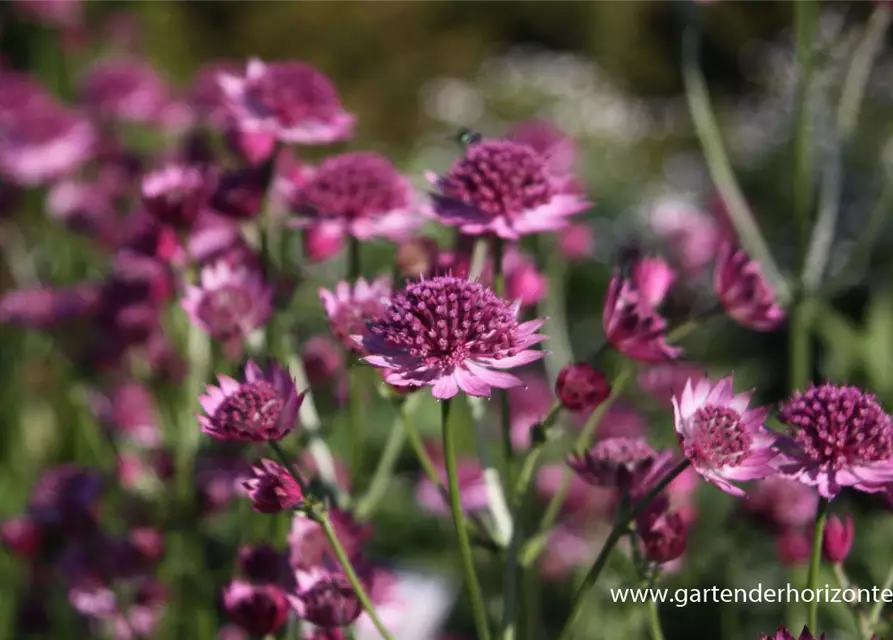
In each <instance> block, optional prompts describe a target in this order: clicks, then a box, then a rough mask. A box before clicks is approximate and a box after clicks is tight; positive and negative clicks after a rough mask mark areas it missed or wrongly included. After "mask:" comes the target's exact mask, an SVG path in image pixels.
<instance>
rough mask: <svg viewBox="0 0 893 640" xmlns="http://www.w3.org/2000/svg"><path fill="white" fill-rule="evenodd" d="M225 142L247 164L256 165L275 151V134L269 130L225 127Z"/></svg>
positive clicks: (267, 158)
mask: <svg viewBox="0 0 893 640" xmlns="http://www.w3.org/2000/svg"><path fill="white" fill-rule="evenodd" d="M225 138H226V144H227V146H228V147H229V148H230V149H231V150H232V151H233V152H234V153H236V154H237V155H238V156H239V157H240V158H242V159H243V160H245V162H247V163H248V164H249V165H252V166H257V165H259V164H261V163H263V162H265V161H266V160H269V159H270V157H272V155H273V152H274V151H276V136H275V134H273V133H271V132H269V131H241V130H239V129H235V128H232V129H227V131H226V135H225Z"/></svg>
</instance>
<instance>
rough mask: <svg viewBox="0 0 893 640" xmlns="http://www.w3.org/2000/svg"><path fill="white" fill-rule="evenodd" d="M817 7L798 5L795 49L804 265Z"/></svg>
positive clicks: (808, 2) (796, 200)
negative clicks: (810, 95) (798, 79)
mask: <svg viewBox="0 0 893 640" xmlns="http://www.w3.org/2000/svg"><path fill="white" fill-rule="evenodd" d="M816 17H817V11H816V3H815V2H814V0H800V1H799V2H796V3H794V32H795V33H794V40H795V43H794V48H795V50H796V55H797V65H798V66H799V68H800V81H799V82H798V84H797V95H796V104H795V107H794V109H795V116H794V118H795V120H794V122H795V125H794V126H795V129H794V183H793V208H794V220H795V222H796V226H797V257H798V261H800V262H801V263H802V261H803V258H804V255H805V252H806V242H807V239H808V238H809V230H810V227H811V226H812V221H811V219H810V218H811V216H810V213H811V211H810V210H811V208H812V186H813V182H812V175H813V172H812V148H811V144H810V134H811V128H812V127H811V118H810V112H809V85H810V80H811V79H812V70H813V61H814V56H813V52H812V38H813V33H814V31H815V25H816Z"/></svg>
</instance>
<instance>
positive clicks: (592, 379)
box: [555, 362, 611, 411]
mask: <svg viewBox="0 0 893 640" xmlns="http://www.w3.org/2000/svg"><path fill="white" fill-rule="evenodd" d="M555 395H556V396H557V397H558V399H559V400H560V401H561V406H563V407H564V408H565V409H567V410H568V411H592V410H594V409H595V408H596V407H598V405H600V404H601V403H602V402H604V401H605V400H607V398H608V396H609V395H611V385H610V384H608V381H607V380H606V379H605V375H604V374H603V373H602V372H601V371H598V370H597V369H595V367H593V366H592V365H590V364H588V363H586V362H576V363H572V364H568V365H565V366H564V367H562V369H561V371H559V372H558V378H557V379H556V380H555Z"/></svg>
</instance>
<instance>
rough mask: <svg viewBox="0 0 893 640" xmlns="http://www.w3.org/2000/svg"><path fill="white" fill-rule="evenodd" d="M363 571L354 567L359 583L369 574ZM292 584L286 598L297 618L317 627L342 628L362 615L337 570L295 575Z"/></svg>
mask: <svg viewBox="0 0 893 640" xmlns="http://www.w3.org/2000/svg"><path fill="white" fill-rule="evenodd" d="M364 568H365V567H363V566H362V565H361V566H359V567H357V566H355V569H356V570H357V572H358V573H360V572H362V573H360V580H361V581H363V582H364V583H365V582H368V578H369V577H370V573H369V571H368V570H364ZM295 583H296V586H295V591H294V593H290V594H289V595H288V600H289V603H290V604H291V606H292V608H293V609H294V610H295V612H296V613H297V614H298V617H299V618H301V619H303V620H306V621H307V622H309V623H310V624H313V625H316V626H317V627H323V628H331V627H344V626H347V625H349V624H351V623H352V622H353V621H354V620H356V619H357V618H358V617H359V616H360V614H361V613H362V612H363V605H362V604H361V603H360V600H359V598H358V597H357V594H356V592H355V591H354V590H353V587H352V586H351V585H350V581H349V580H348V579H347V576H345V575H344V573H343V571H342V570H341V567H340V566H338V567H335V566H328V565H327V566H316V567H312V568H311V569H308V570H306V571H296V572H295ZM363 586H364V587H366V584H364V585H363Z"/></svg>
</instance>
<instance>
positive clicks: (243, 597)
mask: <svg viewBox="0 0 893 640" xmlns="http://www.w3.org/2000/svg"><path fill="white" fill-rule="evenodd" d="M223 609H224V611H225V612H226V615H227V617H228V618H229V619H230V620H231V621H232V622H233V623H234V624H236V625H237V626H239V627H241V628H242V629H244V630H245V631H246V632H247V633H248V634H249V635H252V636H257V637H265V636H266V635H267V634H275V633H276V632H277V631H279V629H281V628H282V626H283V625H284V624H285V621H286V620H287V619H288V613H289V605H288V599H287V598H286V595H285V592H284V591H283V590H282V588H280V587H278V586H276V585H273V584H260V585H256V584H251V583H249V582H244V581H242V580H233V581H232V582H230V583H229V584H228V585H227V586H226V588H224V590H223Z"/></svg>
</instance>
